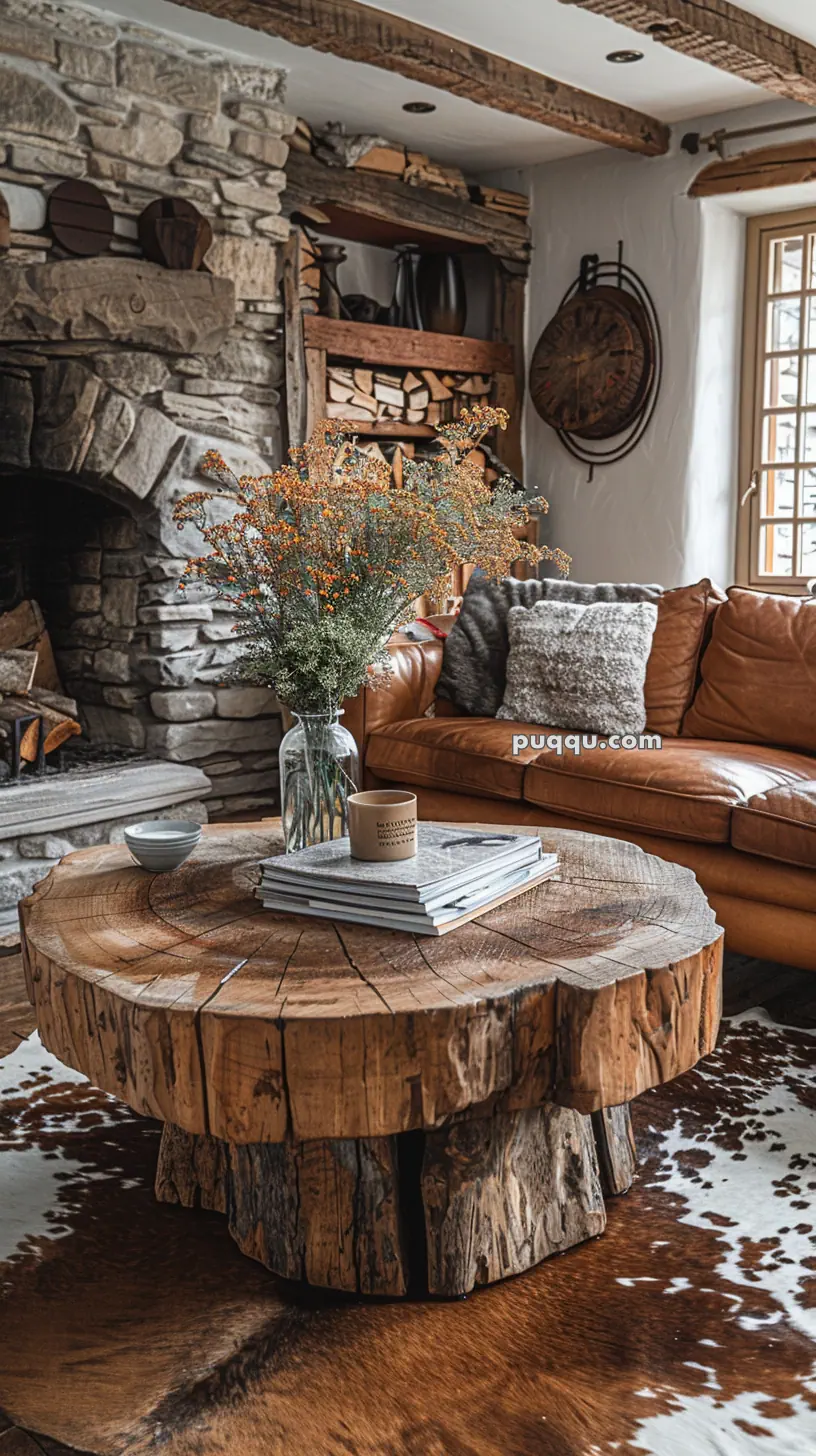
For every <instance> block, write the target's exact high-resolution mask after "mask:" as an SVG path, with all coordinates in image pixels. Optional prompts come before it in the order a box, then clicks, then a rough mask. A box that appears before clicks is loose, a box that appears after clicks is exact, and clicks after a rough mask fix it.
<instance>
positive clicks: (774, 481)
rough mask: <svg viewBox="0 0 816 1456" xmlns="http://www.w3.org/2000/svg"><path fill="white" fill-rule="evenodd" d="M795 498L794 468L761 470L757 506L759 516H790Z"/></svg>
mask: <svg viewBox="0 0 816 1456" xmlns="http://www.w3.org/2000/svg"><path fill="white" fill-rule="evenodd" d="M795 500H796V472H795V471H794V470H765V471H763V473H762V488H761V494H760V506H759V514H760V515H761V516H792V515H793V505H794V501H795Z"/></svg>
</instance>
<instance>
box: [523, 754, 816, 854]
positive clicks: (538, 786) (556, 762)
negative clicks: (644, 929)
mask: <svg viewBox="0 0 816 1456" xmlns="http://www.w3.org/2000/svg"><path fill="white" fill-rule="evenodd" d="M812 777H813V760H812V759H810V758H806V757H804V756H803V755H800V754H797V753H789V752H787V751H786V750H784V749H779V748H761V747H757V748H753V747H751V748H748V747H744V746H743V745H741V744H735V743H720V742H712V741H705V742H700V741H697V742H692V741H691V740H690V739H683V738H677V739H664V740H663V747H662V748H660V749H649V748H638V749H632V750H625V749H610V748H600V747H598V748H593V749H584V750H583V751H582V752H581V754H580V755H578V756H576V755H574V754H570V753H564V754H563V755H561V756H557V755H556V754H554V753H550V752H545V753H542V754H539V755H538V757H537V758H536V759H535V762H534V763H532V764H531V765H530V767H529V768H528V769H527V771H526V774H525V777H524V798H525V800H526V801H527V802H528V803H533V804H539V805H542V806H546V807H547V808H548V809H550V810H552V811H553V812H555V813H558V814H569V815H572V816H574V817H576V818H584V819H591V820H595V821H596V822H601V823H604V824H610V825H613V824H614V825H619V826H620V827H622V828H626V829H640V830H644V831H646V832H650V833H655V834H664V835H668V836H669V837H670V838H673V839H694V840H702V841H707V842H709V843H714V844H727V843H728V842H729V840H730V836H731V815H732V812H733V810H734V809H735V808H736V807H737V806H738V805H741V804H745V803H747V801H748V800H749V799H750V798H752V797H753V796H754V795H756V794H762V793H764V792H765V791H766V790H768V789H772V788H775V787H776V786H778V785H782V786H785V785H788V784H795V783H797V782H800V781H807V780H808V779H812Z"/></svg>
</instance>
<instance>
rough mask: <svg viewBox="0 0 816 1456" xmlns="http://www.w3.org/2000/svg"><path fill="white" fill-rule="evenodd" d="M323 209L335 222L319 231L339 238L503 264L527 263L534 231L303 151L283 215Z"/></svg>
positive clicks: (292, 170)
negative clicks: (475, 252)
mask: <svg viewBox="0 0 816 1456" xmlns="http://www.w3.org/2000/svg"><path fill="white" fill-rule="evenodd" d="M304 205H306V206H311V207H315V206H316V207H318V208H319V209H321V210H322V211H323V212H324V213H325V215H326V217H327V218H328V219H329V221H328V222H327V223H325V224H323V225H322V226H321V225H320V224H316V223H314V222H313V223H311V226H312V227H315V228H316V229H317V231H319V232H322V231H325V232H327V233H330V234H331V235H332V237H340V238H350V239H355V240H357V241H358V242H369V243H375V244H377V245H378V246H380V247H394V246H395V245H396V244H397V243H408V242H419V243H421V244H422V245H423V246H425V247H430V248H434V247H438V246H439V242H438V240H439V239H443V240H444V242H445V246H447V247H450V246H451V245H452V244H455V245H456V247H457V248H463V247H464V248H484V249H487V250H488V251H489V252H491V253H493V254H494V255H495V256H497V257H500V258H512V259H514V260H515V261H516V262H520V263H527V262H529V258H530V228H529V225H528V224H527V222H525V221H524V219H523V218H519V217H513V216H512V215H511V214H510V213H504V212H494V211H493V210H492V209H490V208H487V207H480V206H478V205H477V204H476V203H473V202H466V201H465V200H464V199H463V198H461V197H456V196H454V195H453V194H452V193H448V192H437V191H434V190H433V189H431V188H429V187H409V186H408V184H407V183H405V182H400V181H399V180H398V179H396V178H393V177H384V176H382V175H380V174H378V173H375V172H364V171H359V172H358V171H355V169H354V168H353V167H352V168H347V167H327V166H326V165H325V164H324V163H323V162H318V161H317V160H316V159H315V158H314V157H309V156H306V155H305V154H303V153H302V152H290V154H289V159H288V161H287V164H286V191H285V192H284V194H283V210H284V212H285V213H287V214H289V215H291V214H292V213H296V212H297V211H298V209H299V208H301V207H302V206H304Z"/></svg>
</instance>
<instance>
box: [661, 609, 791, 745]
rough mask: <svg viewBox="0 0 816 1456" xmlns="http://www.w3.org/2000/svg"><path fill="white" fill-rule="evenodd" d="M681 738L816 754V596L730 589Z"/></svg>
mask: <svg viewBox="0 0 816 1456" xmlns="http://www.w3.org/2000/svg"><path fill="white" fill-rule="evenodd" d="M701 671H702V679H703V680H702V685H701V687H700V689H699V691H698V693H697V696H696V697H695V699H694V702H693V703H692V705H691V707H690V709H689V711H688V713H687V714H686V716H685V718H684V720H683V736H684V737H687V736H688V737H692V738H724V739H728V740H729V741H730V742H744V743H779V744H785V745H786V746H787V747H788V748H799V749H802V750H804V751H805V752H810V753H816V599H814V598H808V597H784V596H771V595H769V594H767V593H765V592H753V591H746V590H744V589H743V588H741V587H731V588H730V589H729V591H728V600H727V602H725V603H724V604H723V606H721V607H719V608H718V609H717V613H716V616H715V618H714V628H713V631H712V635H711V643H710V646H709V647H708V649H707V650H706V652H705V654H704V656H703V661H702V667H701Z"/></svg>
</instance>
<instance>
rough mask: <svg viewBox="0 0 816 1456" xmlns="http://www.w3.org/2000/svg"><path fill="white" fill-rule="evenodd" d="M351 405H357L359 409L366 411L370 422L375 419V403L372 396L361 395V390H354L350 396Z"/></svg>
mask: <svg viewBox="0 0 816 1456" xmlns="http://www.w3.org/2000/svg"><path fill="white" fill-rule="evenodd" d="M351 403H352V404H356V405H359V407H360V409H364V410H368V413H369V414H370V416H371V418H372V420H375V419H376V418H377V401H376V399H375V398H374V396H373V394H363V393H362V391H361V390H359V389H355V391H354V393H353V395H352V396H351Z"/></svg>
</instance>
